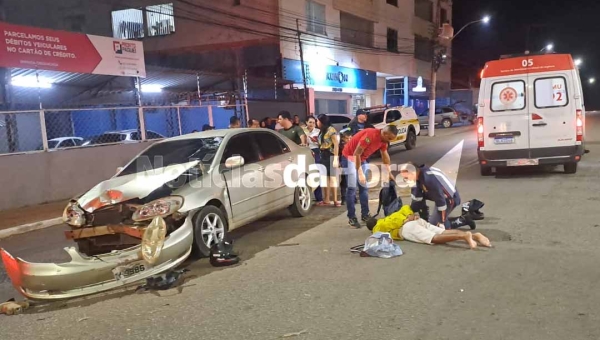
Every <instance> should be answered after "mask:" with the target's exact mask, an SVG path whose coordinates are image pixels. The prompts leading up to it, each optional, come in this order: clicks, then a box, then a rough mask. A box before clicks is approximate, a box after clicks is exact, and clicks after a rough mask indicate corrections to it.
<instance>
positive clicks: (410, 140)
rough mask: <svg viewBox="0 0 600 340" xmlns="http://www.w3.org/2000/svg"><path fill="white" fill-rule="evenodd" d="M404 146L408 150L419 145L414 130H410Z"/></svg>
mask: <svg viewBox="0 0 600 340" xmlns="http://www.w3.org/2000/svg"><path fill="white" fill-rule="evenodd" d="M404 146H405V147H406V150H412V149H414V148H416V147H417V135H415V132H414V131H413V130H408V133H407V134H406V142H404Z"/></svg>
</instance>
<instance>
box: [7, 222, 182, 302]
mask: <svg viewBox="0 0 600 340" xmlns="http://www.w3.org/2000/svg"><path fill="white" fill-rule="evenodd" d="M193 237H194V233H193V227H192V223H191V219H190V218H188V219H186V221H185V223H184V224H183V225H182V226H181V227H180V228H179V229H177V230H175V231H174V232H173V233H171V234H170V235H169V237H167V238H166V239H165V243H164V247H163V248H162V251H161V253H160V255H159V257H158V260H157V261H156V263H155V264H154V265H150V264H148V263H147V262H145V261H144V260H143V258H142V254H141V247H140V246H136V247H133V248H130V249H127V250H122V251H114V252H111V253H108V254H103V255H98V256H93V257H87V256H84V255H81V254H80V253H79V252H77V250H76V249H75V248H74V247H68V248H65V251H66V252H67V253H69V255H70V256H71V261H70V262H67V263H60V264H55V263H30V262H27V261H24V260H22V259H20V258H15V257H13V256H12V255H10V254H9V253H8V252H7V251H6V250H4V249H0V255H1V257H2V261H3V262H4V267H5V268H6V272H7V274H8V276H9V277H10V279H11V280H12V283H13V285H14V286H15V287H16V288H17V290H19V292H21V294H23V295H24V296H26V297H28V298H30V299H35V300H59V299H65V298H73V297H78V296H84V295H89V294H94V293H98V292H102V291H106V290H110V289H114V288H118V287H122V286H127V285H130V284H133V283H135V282H137V281H140V280H144V279H146V278H149V277H152V276H155V275H158V274H161V273H163V272H165V271H168V270H170V269H172V268H174V267H177V266H178V265H180V264H181V263H183V261H185V260H186V259H187V258H188V256H189V255H190V253H191V250H192V242H193ZM135 268H137V269H136V270H134V269H135ZM141 268H143V270H140V269H141ZM124 273H125V274H124Z"/></svg>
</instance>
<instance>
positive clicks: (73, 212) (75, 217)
mask: <svg viewBox="0 0 600 340" xmlns="http://www.w3.org/2000/svg"><path fill="white" fill-rule="evenodd" d="M63 221H64V222H65V223H66V224H68V225H70V226H73V227H82V226H83V225H85V212H84V211H83V210H82V209H81V208H80V207H79V205H78V204H77V202H71V203H69V205H67V207H66V208H65V210H64V211H63Z"/></svg>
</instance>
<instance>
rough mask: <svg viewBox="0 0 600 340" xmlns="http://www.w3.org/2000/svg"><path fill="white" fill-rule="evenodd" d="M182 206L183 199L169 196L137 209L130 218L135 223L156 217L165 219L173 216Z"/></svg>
mask: <svg viewBox="0 0 600 340" xmlns="http://www.w3.org/2000/svg"><path fill="white" fill-rule="evenodd" d="M182 205H183V197H180V196H169V197H165V198H161V199H158V200H155V201H152V202H150V203H148V204H144V205H142V206H141V207H139V208H138V209H137V210H136V211H135V212H134V213H133V216H132V217H131V219H132V220H134V221H136V222H141V221H148V220H151V219H153V218H155V217H157V216H160V217H165V216H169V215H171V214H173V213H174V212H176V211H177V210H179V208H181V206H182Z"/></svg>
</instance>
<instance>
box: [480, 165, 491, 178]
mask: <svg viewBox="0 0 600 340" xmlns="http://www.w3.org/2000/svg"><path fill="white" fill-rule="evenodd" d="M479 170H480V171H481V176H491V175H492V168H491V167H489V166H483V165H480V168H479Z"/></svg>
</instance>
